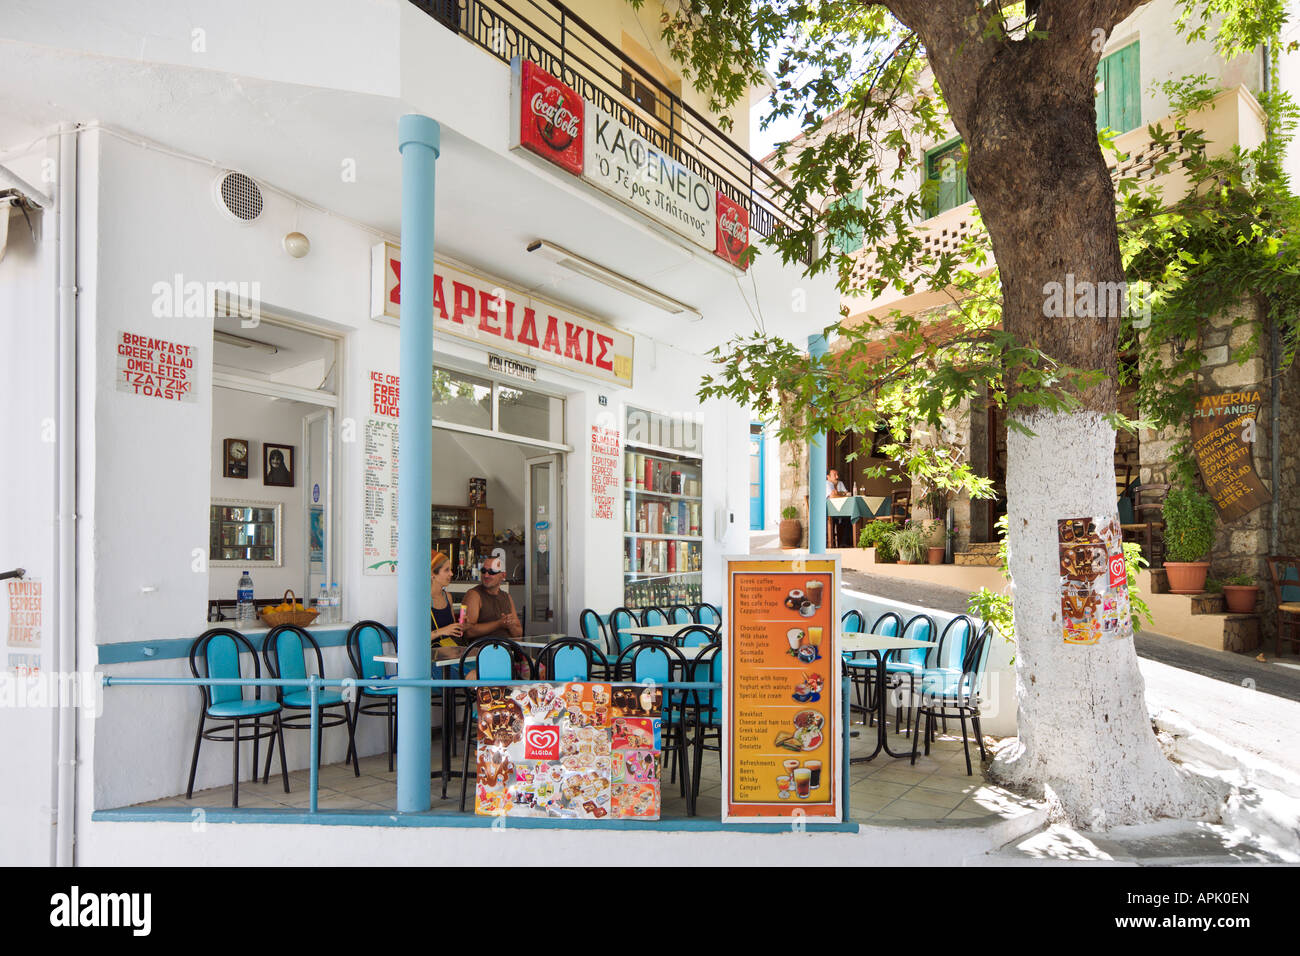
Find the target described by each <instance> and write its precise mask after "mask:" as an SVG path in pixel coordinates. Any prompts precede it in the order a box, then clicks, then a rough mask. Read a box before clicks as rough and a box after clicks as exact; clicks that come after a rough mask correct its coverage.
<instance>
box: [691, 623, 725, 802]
mask: <svg viewBox="0 0 1300 956" xmlns="http://www.w3.org/2000/svg"><path fill="white" fill-rule="evenodd" d="M688 666H689V668H690V673H691V680H692V681H698V682H700V683H704V682H705V681H708V682H710V683H715V684H721V683H722V645H721V644H717V643H714V644H709V645H706V646H705V648H704V650H702V651H700V652H699V654H697V655H696V657H695V660H693V661H691V662H690V664H689V665H688ZM691 696H692V703H693V707H694V714H693V716H692V719H691V729H692V734H691V741H690V742H691V745H692V748H693V749H694V752H695V763H694V771H695V772H694V775H693V776H692V778H691V783H692V786H693V787H694V788H695V798H696V799H698V798H699V795H700V774H701V772H702V771H703V769H704V751H705V750H716V751H717V752H718V770H719V772H721V769H722V691H721V690H699V691H691ZM710 737H712V738H713V740H714V741H715V742H714V743H712V744H710V743H709V742H708V738H710Z"/></svg>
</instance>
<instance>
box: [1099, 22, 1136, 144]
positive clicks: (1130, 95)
mask: <svg viewBox="0 0 1300 956" xmlns="http://www.w3.org/2000/svg"><path fill="white" fill-rule="evenodd" d="M1139 56H1140V54H1139V44H1138V43H1130V44H1129V45H1128V46H1126V47H1124V48H1123V49H1120V50H1116V51H1115V52H1114V53H1112V54H1111V55H1110V56H1107V57H1103V58H1102V61H1101V63H1099V64H1098V65H1097V100H1096V102H1097V129H1105V128H1107V127H1109V128H1110V129H1112V130H1114V131H1115V132H1116V133H1127V132H1128V131H1129V130H1131V129H1136V128H1137V127H1139V126H1141V125H1142V78H1141V73H1140V70H1139V68H1138V62H1139Z"/></svg>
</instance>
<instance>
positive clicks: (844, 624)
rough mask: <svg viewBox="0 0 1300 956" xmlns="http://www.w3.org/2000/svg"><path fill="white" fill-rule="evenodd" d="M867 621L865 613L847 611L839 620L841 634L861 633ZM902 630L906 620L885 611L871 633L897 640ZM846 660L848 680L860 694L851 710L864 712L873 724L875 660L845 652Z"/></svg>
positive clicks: (863, 655) (863, 654)
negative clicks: (844, 632)
mask: <svg viewBox="0 0 1300 956" xmlns="http://www.w3.org/2000/svg"><path fill="white" fill-rule="evenodd" d="M864 620H865V619H864V618H863V616H862V612H861V611H859V610H857V609H853V610H849V611H845V612H844V616H843V617H841V618H840V630H841V631H847V632H849V633H851V634H858V633H862V630H863V623H864ZM902 628H903V619H902V618H901V617H900V616H899V615H898V614H896V613H895V612H893V611H886V612H885V613H884V614H882V615H880V617H878V618H876V623H875V624H873V625H872V626H871V631H870V632H869V633H871V634H876V635H879V636H881V637H897V636H898V633H899V631H901V630H902ZM843 657H844V666H845V667H846V668H848V671H849V677H850V679H851V680H852V682H853V686H854V687H856V688H857V691H858V695H857V696H858V702H857V703H856V704H854V705H852V709H853V710H857V711H860V712H862V713H863V714H864V715H865V716H866V718H867V720H868V722H871V723H874V722H875V704H874V703H873V702H872V701H873V696H872V689H871V675H872V674H874V673H875V670H876V659H875V658H874V657H871V656H868V652H866V651H858V652H853V651H846V652H845V653H844V655H843Z"/></svg>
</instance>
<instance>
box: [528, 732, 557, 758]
mask: <svg viewBox="0 0 1300 956" xmlns="http://www.w3.org/2000/svg"><path fill="white" fill-rule="evenodd" d="M524 759H525V760H559V759H560V728H559V727H555V726H551V725H543V726H537V727H529V728H528V729H527V730H525V731H524Z"/></svg>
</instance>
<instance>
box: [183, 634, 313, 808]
mask: <svg viewBox="0 0 1300 956" xmlns="http://www.w3.org/2000/svg"><path fill="white" fill-rule="evenodd" d="M241 651H242V652H245V653H247V654H248V656H249V657H250V658H251V659H252V661H253V677H254V678H258V677H261V676H262V666H261V664H260V663H258V659H257V652H256V651H255V650H253V645H252V644H250V643H249V641H248V638H246V637H244V635H242V634H240V633H239V632H238V631H235V630H232V629H231V628H228V627H214V628H212V629H211V630H209V631H205V632H204V633H203V634H200V635H199V636H198V638H196V639H195V641H194V643H193V644H191V645H190V673H191V674H193V675H194V676H195V677H213V678H235V677H243V676H244V675H243V673H242V672H241V669H240V664H239V655H240V653H241ZM200 660H202V661H203V670H204V673H199V665H198V662H199V661H200ZM199 693H200V695H201V697H202V704H201V707H200V709H199V727H198V730H197V731H195V733H194V755H193V756H192V757H191V758H190V780H189V783H188V784H187V785H186V787H185V799H187V800H190V799H193V797H194V775H195V774H196V773H197V772H198V769H199V747H200V745H201V744H202V743H203V741H205V740H215V741H224V742H229V743H232V744H233V745H234V746H233V747H232V748H231V749H232V750H233V751H234V754H233V757H232V760H233V770H232V777H231V786H232V788H233V794H232V797H231V804H230V805H231V806H232V807H237V806H239V745H240V744H241V743H243V742H244V741H245V740H251V741H252V742H253V779H254V780H256V779H257V763H258V760H257V750H258V744H259V742H260V741H261V739H262V738H263V737H268V738H270V740H269V742H268V743H267V750H266V775H265V776H264V777H263V783H265V782H266V781H267V780H269V779H270V775H271V752H272V751H273V750H275V742H276V740H279V741H280V775H281V776H282V777H283V778H284V792H285V793H288V792H289V768H288V765H287V764H286V762H285V758H284V733H283V731H282V728H281V723H280V711H281V707H280V704H279V702H278V701H274V700H262V688H261V687H260V686H257V685H255V686H254V687H253V698H252V699H251V700H247V699H245V697H244V688H243V687H241V686H238V685H234V684H211V685H209V684H203V685H200V686H199ZM265 717H269V718H270V719H271V725H270V727H268V728H267V729H266V730H263V729H262V719H263V718H265ZM209 718H212V719H213V720H229V721H230V723H229V724H222V725H219V726H216V727H212V728H211V729H205V727H206V724H207V721H208V719H209ZM249 719H251V720H252V721H253V728H252V732H251V733H245V732H244V731H245V730H246V729H247V724H246V723H244V722H245V721H248V720H249Z"/></svg>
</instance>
